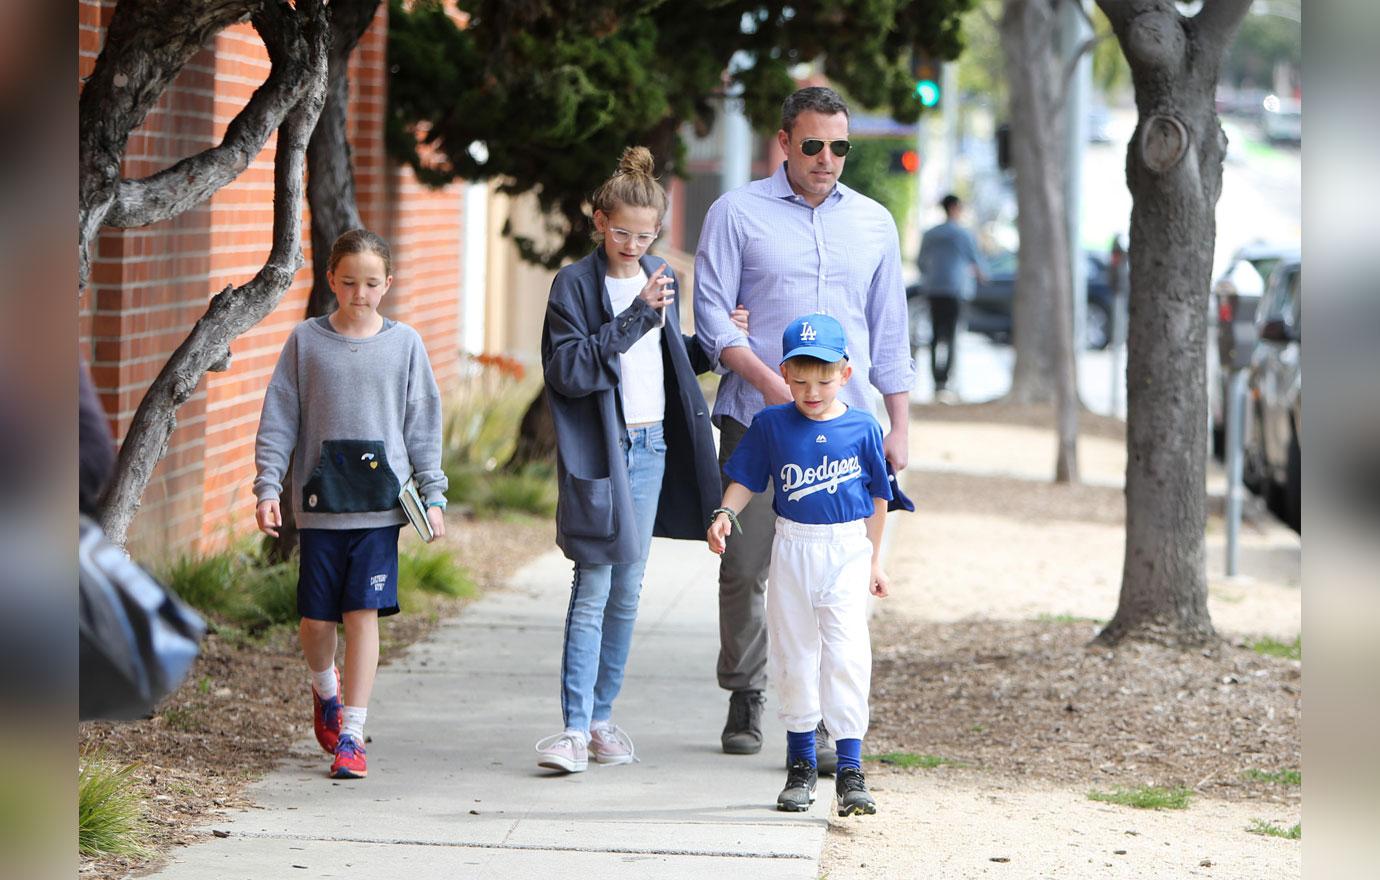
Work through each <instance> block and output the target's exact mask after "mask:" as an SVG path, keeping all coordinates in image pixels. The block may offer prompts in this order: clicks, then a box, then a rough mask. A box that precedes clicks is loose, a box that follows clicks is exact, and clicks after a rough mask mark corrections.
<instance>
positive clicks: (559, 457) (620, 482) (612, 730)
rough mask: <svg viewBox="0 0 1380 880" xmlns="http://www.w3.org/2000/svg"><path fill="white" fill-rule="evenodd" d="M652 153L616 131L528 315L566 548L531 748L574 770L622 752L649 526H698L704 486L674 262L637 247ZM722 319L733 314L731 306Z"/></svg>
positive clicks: (560, 537) (708, 498)
mask: <svg viewBox="0 0 1380 880" xmlns="http://www.w3.org/2000/svg"><path fill="white" fill-rule="evenodd" d="M652 170H653V164H652V154H651V152H650V151H649V150H648V149H647V148H646V147H628V148H627V149H626V150H624V151H623V156H622V158H621V159H620V160H619V163H618V170H617V172H615V173H614V175H613V176H612V177H610V178H609V179H608V180H606V181H605V182H604V183H603V185H601V186H600V187H599V188H598V189H597V190H595V192H594V195H593V196H592V197H591V199H590V201H591V203H592V204H593V207H594V226H595V228H596V229H597V230H598V234H599V235H598V237H599V246H598V247H596V248H595V249H594V251H593V252H592V253H590V254H589V255H588V256H586V257H584V258H583V259H581V260H578V261H576V262H574V263H571V264H570V265H568V266H566V267H564V268H563V269H561V271H560V272H558V273H556V278H555V280H554V281H553V282H552V284H551V295H550V298H549V299H548V301H547V306H546V321H545V323H544V325H543V326H542V338H541V362H542V372H543V376H544V377H545V379H546V388H545V394H546V403H547V406H548V407H549V409H550V411H551V418H552V421H553V422H554V423H555V429H556V431H555V433H556V477H557V486H558V495H557V501H556V543H557V545H558V546H559V547H560V548H561V550H563V551H564V552H565V555H566V556H567V557H568V558H569V559H570V560H571V561H572V562H574V564H575V577H574V581H573V583H572V584H571V587H570V607H569V609H568V610H567V612H566V621H565V633H564V640H563V644H562V647H561V715H562V720H563V721H564V727H563V728H562V730H561V731H560V732H558V733H555V734H552V735H551V736H548V737H545V738H543V739H541V740H539V741H538V742H537V744H536V750H537V755H538V758H537V764H538V766H541V767H545V768H547V769H550V770H557V771H560V772H563V773H579V772H581V771H583V770H585V769H587V768H588V766H589V759H590V758H593V759H594V761H595V762H596V763H599V764H628V763H631V762H632V761H634V760H635V757H636V756H635V754H634V750H633V741H632V738H631V737H630V736H628V735H627V734H626V733H625V732H624V731H623V729H622V728H620V727H619V726H618V725H616V724H614V723H613V719H612V714H613V702H614V700H615V699H616V698H617V696H618V694H619V692H620V690H621V689H622V686H623V670H624V667H625V666H626V664H627V660H628V649H629V647H630V645H631V644H632V631H633V624H634V623H635V622H636V620H637V605H638V598H639V596H640V595H641V592H642V573H643V570H644V569H645V568H646V565H647V554H648V552H649V550H650V549H651V542H652V536H653V535H659V536H662V537H669V538H694V539H698V538H699V537H700V536H701V535H703V534H704V523H705V520H706V519H708V517H709V515H710V511H712V510H713V509H714V505H715V503H717V501H718V486H717V485H716V484H717V482H718V481H717V479H716V477H717V473H718V463H717V461H716V460H715V456H714V440H713V431H712V429H711V427H710V424H709V413H708V409H709V407H708V406H707V405H706V404H705V402H704V395H703V394H701V393H700V387H699V384H698V383H697V381H696V380H695V375H696V374H697V373H703V372H706V371H708V370H710V369H711V368H712V367H713V366H714V362H713V361H712V360H710V358H709V357H708V356H707V355H706V354H705V352H704V350H703V348H702V347H701V346H700V345H699V344H698V343H697V342H695V340H694V339H693V338H692V337H688V336H684V335H682V334H681V332H680V317H679V313H678V312H677V309H676V278H675V273H674V272H672V271H671V267H670V266H669V265H668V264H667V263H666V261H665V260H663V259H661V258H660V257H655V256H652V255H651V254H649V253H648V252H647V249H648V248H649V247H651V244H652V242H653V241H655V240H656V238H657V236H658V235H659V234H660V233H661V218H662V216H663V215H664V214H665V213H666V192H665V190H663V189H662V187H661V184H660V183H659V182H657V180H656V178H655V177H653V176H652ZM731 320H734V321H738V322H740V324H741V326H742V327H743V328H744V329H745V328H746V327H747V314H746V312H745V311H741V310H739V311H736V312H735V313H734V314H733V316H732V317H731Z"/></svg>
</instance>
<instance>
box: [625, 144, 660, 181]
mask: <svg viewBox="0 0 1380 880" xmlns="http://www.w3.org/2000/svg"><path fill="white" fill-rule="evenodd" d="M653 168H655V163H654V162H653V161H652V151H651V150H649V149H647V148H646V147H628V148H627V149H625V150H624V151H623V157H622V158H621V159H619V160H618V173H619V174H645V175H647V176H648V177H651V176H652V170H653Z"/></svg>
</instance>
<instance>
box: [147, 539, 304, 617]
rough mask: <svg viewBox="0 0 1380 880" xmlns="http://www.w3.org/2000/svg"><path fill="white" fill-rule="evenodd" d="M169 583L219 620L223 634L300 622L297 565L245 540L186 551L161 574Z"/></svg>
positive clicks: (195, 605) (191, 602) (188, 600)
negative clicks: (211, 549) (197, 551)
mask: <svg viewBox="0 0 1380 880" xmlns="http://www.w3.org/2000/svg"><path fill="white" fill-rule="evenodd" d="M159 574H160V578H161V580H162V581H163V583H165V584H167V585H168V587H169V588H171V589H172V591H173V592H175V593H177V595H178V596H180V597H181V598H182V600H183V601H184V602H186V603H187V604H188V605H191V606H192V607H193V608H195V609H197V610H198V611H200V612H201V613H203V614H204V615H206V616H207V617H209V618H211V619H212V621H213V622H214V623H216V624H219V625H218V626H216V630H217V632H220V633H221V634H222V635H224V634H226V632H223V630H224V631H228V632H229V633H231V634H233V633H235V632H236V631H237V630H243V631H247V632H249V633H258V632H262V631H263V630H265V629H267V628H268V627H270V626H273V625H275V624H281V623H292V622H294V621H296V620H297V617H298V615H297V564H296V562H295V561H289V562H280V563H271V562H269V561H268V560H266V559H265V558H264V556H263V555H262V554H261V553H260V552H258V551H256V550H251V549H249V548H248V546H247V545H244V544H241V545H238V546H232V547H229V548H227V549H224V550H220V551H217V552H214V553H208V554H201V555H195V554H190V555H184V556H181V557H178V558H177V559H176V560H175V561H173V562H172V563H171V564H170V565H169V566H167V567H166V568H165V569H163V570H162V571H161V572H159Z"/></svg>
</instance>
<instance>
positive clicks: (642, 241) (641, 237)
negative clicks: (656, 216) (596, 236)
mask: <svg viewBox="0 0 1380 880" xmlns="http://www.w3.org/2000/svg"><path fill="white" fill-rule="evenodd" d="M657 235H658V233H655V232H639V233H637V234H635V235H634V234H633V233H632V232H631V231H630V230H627V229H619V228H618V227H617V226H610V227H609V238H611V239H613V243H614V244H627V243H628V242H629V241H630V240H636V241H637V246H638V247H651V244H652V242H654V241H656V237H657Z"/></svg>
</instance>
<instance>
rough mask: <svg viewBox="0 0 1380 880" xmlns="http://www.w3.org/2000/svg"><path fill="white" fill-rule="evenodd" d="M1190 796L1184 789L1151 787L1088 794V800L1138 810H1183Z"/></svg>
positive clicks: (1144, 786)
mask: <svg viewBox="0 0 1380 880" xmlns="http://www.w3.org/2000/svg"><path fill="white" fill-rule="evenodd" d="M1192 796H1193V792H1191V791H1189V790H1188V789H1186V788H1159V787H1157V786H1153V785H1142V786H1139V787H1138V788H1117V789H1114V790H1112V791H1090V792H1088V799H1089V800H1093V801H1101V802H1103V803H1107V804H1120V805H1121V806H1123V807H1135V808H1136V809H1139V810H1185V809H1188V800H1189V798H1190V797H1192Z"/></svg>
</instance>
